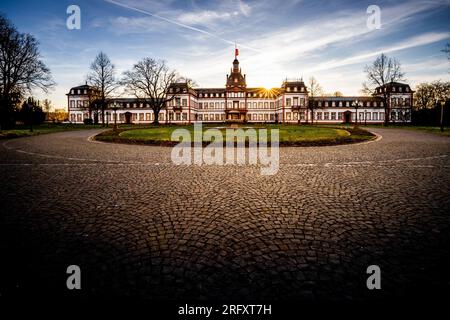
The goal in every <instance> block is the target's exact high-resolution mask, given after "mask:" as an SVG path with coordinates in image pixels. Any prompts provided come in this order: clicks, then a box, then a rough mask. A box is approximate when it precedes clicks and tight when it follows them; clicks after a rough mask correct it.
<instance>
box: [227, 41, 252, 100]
mask: <svg viewBox="0 0 450 320" xmlns="http://www.w3.org/2000/svg"><path fill="white" fill-rule="evenodd" d="M238 54H239V51H238V49H237V48H236V49H235V54H234V61H233V68H232V69H231V73H230V74H229V75H228V74H227V84H226V87H227V91H234V92H237V91H245V89H246V88H247V83H246V81H245V74H244V75H242V70H241V69H240V68H239V60H238V59H237V56H238Z"/></svg>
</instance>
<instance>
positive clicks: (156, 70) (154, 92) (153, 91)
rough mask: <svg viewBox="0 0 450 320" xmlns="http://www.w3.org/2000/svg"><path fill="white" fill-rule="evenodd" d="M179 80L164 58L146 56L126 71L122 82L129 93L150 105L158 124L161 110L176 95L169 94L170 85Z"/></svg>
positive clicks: (155, 121) (155, 122)
mask: <svg viewBox="0 0 450 320" xmlns="http://www.w3.org/2000/svg"><path fill="white" fill-rule="evenodd" d="M178 81H180V77H179V76H178V75H177V72H176V71H175V70H171V69H169V67H168V66H167V64H166V62H165V61H164V60H155V59H152V58H144V59H142V60H141V61H139V62H138V63H136V64H135V65H134V66H133V69H132V70H129V71H126V72H124V77H123V79H122V81H121V83H122V84H123V85H124V86H125V90H126V91H127V92H128V93H129V94H132V95H134V96H135V97H136V98H137V99H138V100H140V101H142V102H144V103H148V104H149V105H150V108H152V110H153V113H154V116H155V117H154V120H153V123H154V124H158V123H159V113H160V111H161V110H162V109H164V108H165V107H166V104H167V102H168V101H170V100H172V99H173V98H174V96H175V92H173V93H172V94H170V95H169V94H168V93H169V87H170V85H171V84H172V83H175V82H178Z"/></svg>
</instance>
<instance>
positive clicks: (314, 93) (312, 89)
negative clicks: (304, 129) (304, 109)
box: [308, 77, 323, 124]
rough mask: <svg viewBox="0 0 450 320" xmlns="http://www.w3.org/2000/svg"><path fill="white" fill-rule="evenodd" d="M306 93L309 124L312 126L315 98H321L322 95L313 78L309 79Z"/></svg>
mask: <svg viewBox="0 0 450 320" xmlns="http://www.w3.org/2000/svg"><path fill="white" fill-rule="evenodd" d="M308 93H309V97H308V109H309V111H310V113H311V124H314V109H315V107H316V105H315V104H316V102H315V97H318V96H321V95H322V94H323V90H322V87H321V86H320V84H319V83H318V82H317V80H316V78H314V77H311V78H309V83H308Z"/></svg>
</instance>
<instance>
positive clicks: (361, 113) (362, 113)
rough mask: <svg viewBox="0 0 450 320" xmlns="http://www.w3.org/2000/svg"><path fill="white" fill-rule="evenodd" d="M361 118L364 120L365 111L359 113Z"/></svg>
mask: <svg viewBox="0 0 450 320" xmlns="http://www.w3.org/2000/svg"><path fill="white" fill-rule="evenodd" d="M359 120H364V112H360V113H359Z"/></svg>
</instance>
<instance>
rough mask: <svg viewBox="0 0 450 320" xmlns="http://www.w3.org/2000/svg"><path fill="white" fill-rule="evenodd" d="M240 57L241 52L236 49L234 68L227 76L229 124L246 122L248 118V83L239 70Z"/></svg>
mask: <svg viewBox="0 0 450 320" xmlns="http://www.w3.org/2000/svg"><path fill="white" fill-rule="evenodd" d="M238 55H239V51H238V49H237V48H235V52H234V61H233V68H232V69H231V73H230V74H229V75H228V74H227V82H226V95H225V105H226V108H225V114H226V121H228V122H244V121H245V120H246V118H247V82H246V80H245V74H244V75H242V71H241V69H240V68H239V60H238V59H237V56H238Z"/></svg>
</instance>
